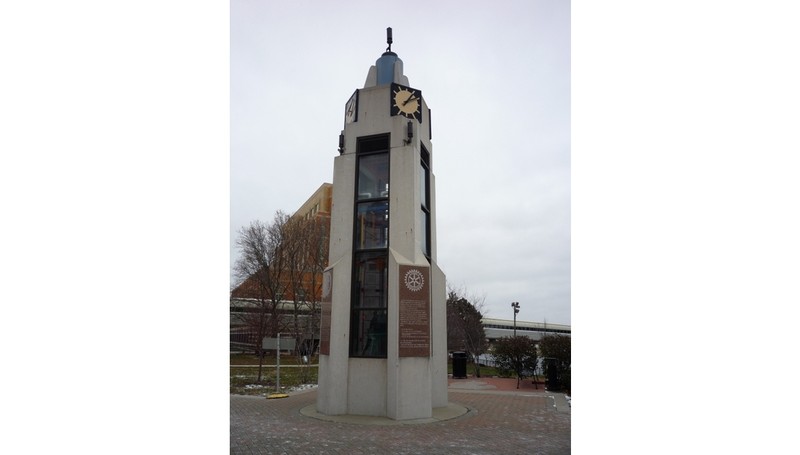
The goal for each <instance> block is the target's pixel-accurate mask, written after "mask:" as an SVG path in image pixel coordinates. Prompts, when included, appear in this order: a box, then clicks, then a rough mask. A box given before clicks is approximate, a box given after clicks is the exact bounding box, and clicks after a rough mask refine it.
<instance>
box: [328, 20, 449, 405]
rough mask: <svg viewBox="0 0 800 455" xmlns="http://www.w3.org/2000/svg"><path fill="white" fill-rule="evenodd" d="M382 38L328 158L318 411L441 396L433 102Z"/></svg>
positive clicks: (443, 352) (441, 286)
mask: <svg viewBox="0 0 800 455" xmlns="http://www.w3.org/2000/svg"><path fill="white" fill-rule="evenodd" d="M387 42H388V44H389V47H388V48H387V50H386V52H384V53H383V55H382V56H381V57H380V58H379V59H378V61H377V62H376V63H375V65H373V66H372V67H370V69H369V72H368V74H367V80H366V82H365V83H364V88H362V89H358V90H356V91H355V92H354V93H353V95H352V96H351V97H350V99H349V100H348V101H347V103H346V104H345V113H344V131H343V132H342V135H341V136H340V138H339V153H340V155H339V156H338V157H336V158H335V159H334V174H333V209H332V213H331V239H330V252H329V258H330V266H329V267H328V268H327V269H326V270H325V273H324V275H323V277H324V278H323V303H322V324H321V325H322V331H321V332H322V333H321V337H320V354H321V355H320V360H319V392H318V397H317V411H318V412H320V413H322V414H328V415H339V414H354V415H373V416H386V417H389V418H392V419H396V420H406V419H420V418H430V417H431V416H432V409H433V408H437V407H443V406H447V405H448V402H447V340H446V337H447V325H446V309H445V299H446V297H445V294H446V291H445V276H444V273H443V272H442V271H441V269H439V267H438V266H437V264H436V193H435V191H434V188H435V179H434V176H433V172H432V169H433V168H432V165H433V145H432V144H431V115H430V109H428V105H427V103H426V102H425V99H424V98H423V97H422V92H421V91H420V90H419V89H415V88H411V87H410V86H409V82H408V78H407V77H406V76H405V75H404V74H403V62H402V60H400V59H399V58H398V56H397V54H395V53H394V52H392V51H391V47H392V34H391V28H389V29H387Z"/></svg>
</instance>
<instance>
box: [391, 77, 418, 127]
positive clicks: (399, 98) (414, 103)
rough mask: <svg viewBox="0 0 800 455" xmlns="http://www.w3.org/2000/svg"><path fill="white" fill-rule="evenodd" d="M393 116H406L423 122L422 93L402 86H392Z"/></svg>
mask: <svg viewBox="0 0 800 455" xmlns="http://www.w3.org/2000/svg"><path fill="white" fill-rule="evenodd" d="M391 97H392V98H391V103H390V104H391V107H392V109H391V111H392V112H391V113H392V115H404V116H406V117H408V118H413V119H416V120H417V121H418V122H422V91H421V90H417V89H414V88H411V87H406V86H404V85H400V84H392V91H391Z"/></svg>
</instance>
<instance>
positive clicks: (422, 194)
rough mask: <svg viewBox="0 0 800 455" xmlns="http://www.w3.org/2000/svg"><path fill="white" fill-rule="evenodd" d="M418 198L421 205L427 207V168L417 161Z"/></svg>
mask: <svg viewBox="0 0 800 455" xmlns="http://www.w3.org/2000/svg"><path fill="white" fill-rule="evenodd" d="M418 173H419V198H420V202H421V204H422V206H423V207H425V208H428V168H427V167H425V164H424V163H422V162H420V163H419V170H418Z"/></svg>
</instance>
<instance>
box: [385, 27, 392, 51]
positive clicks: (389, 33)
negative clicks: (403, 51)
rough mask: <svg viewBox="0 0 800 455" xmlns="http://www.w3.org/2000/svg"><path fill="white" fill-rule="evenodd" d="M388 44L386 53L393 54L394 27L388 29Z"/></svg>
mask: <svg viewBox="0 0 800 455" xmlns="http://www.w3.org/2000/svg"><path fill="white" fill-rule="evenodd" d="M386 43H388V44H389V47H387V48H386V52H392V27H386Z"/></svg>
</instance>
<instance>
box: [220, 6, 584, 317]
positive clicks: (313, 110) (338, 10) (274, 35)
mask: <svg viewBox="0 0 800 455" xmlns="http://www.w3.org/2000/svg"><path fill="white" fill-rule="evenodd" d="M569 24H570V9H569V2H563V1H518V2H503V3H501V4H497V5H495V4H493V5H492V6H491V7H488V6H487V4H486V3H485V2H463V1H458V2H456V1H449V2H427V1H410V2H403V3H402V5H398V4H392V6H389V5H388V4H387V5H382V4H381V3H378V2H374V1H369V2H321V1H320V2H309V1H304V2H296V1H292V2H288V1H277V2H276V1H271V2H253V1H240V0H234V1H233V2H232V3H231V263H233V262H234V261H235V258H236V257H237V251H236V248H235V239H236V235H237V232H238V230H239V228H240V227H242V226H244V225H246V224H248V223H249V222H250V221H252V220H255V219H261V220H265V221H269V220H271V219H272V216H273V214H274V212H275V211H276V210H279V209H282V210H284V211H287V212H289V213H291V212H293V211H295V210H297V209H298V208H299V207H300V205H301V204H302V203H303V202H304V201H305V200H306V199H307V198H308V197H309V196H310V195H311V194H312V193H313V192H314V191H315V190H316V189H317V188H318V187H319V185H320V184H322V183H323V182H332V178H333V159H334V157H335V156H337V155H338V152H337V151H336V148H337V141H338V135H339V132H340V131H341V130H342V127H343V113H344V104H345V102H346V101H347V99H348V98H349V97H350V95H351V94H352V92H353V91H354V90H355V89H356V88H361V87H363V85H364V81H365V79H366V76H367V71H368V70H369V67H370V65H373V64H374V63H375V60H377V59H378V58H379V57H380V55H381V53H383V52H384V50H385V49H386V27H392V30H393V40H394V43H393V45H392V50H393V51H394V52H396V53H397V54H398V56H399V57H400V59H402V60H403V64H404V71H405V74H406V76H408V78H409V82H410V85H411V86H413V87H415V88H418V89H421V90H422V91H423V93H424V95H425V98H426V99H427V102H428V105H429V106H430V107H431V110H432V114H431V118H432V126H433V141H432V142H433V152H432V153H433V173H434V175H435V176H436V194H437V208H438V212H437V214H436V216H437V223H438V226H437V235H438V246H437V248H438V261H439V265H440V266H441V267H442V269H443V270H444V272H445V274H446V275H447V280H448V282H449V283H450V284H451V285H455V286H458V287H462V288H464V289H466V291H467V292H468V293H469V294H472V295H474V296H477V297H485V311H484V314H485V315H486V316H488V317H495V318H504V319H511V318H512V317H513V313H512V309H511V302H513V301H518V302H520V313H519V315H518V319H520V320H531V321H543V320H547V321H548V322H553V323H563V324H570V323H571V320H570V38H569V37H570V28H569Z"/></svg>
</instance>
